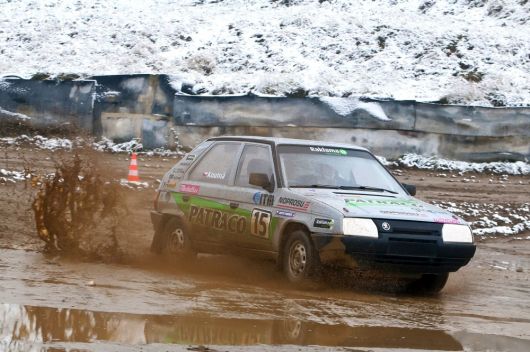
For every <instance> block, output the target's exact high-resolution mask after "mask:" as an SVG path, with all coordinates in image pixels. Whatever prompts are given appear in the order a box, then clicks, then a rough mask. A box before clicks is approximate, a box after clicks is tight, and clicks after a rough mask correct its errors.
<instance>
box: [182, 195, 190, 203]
mask: <svg viewBox="0 0 530 352" xmlns="http://www.w3.org/2000/svg"><path fill="white" fill-rule="evenodd" d="M182 200H183V201H185V202H187V201H189V200H190V196H182Z"/></svg>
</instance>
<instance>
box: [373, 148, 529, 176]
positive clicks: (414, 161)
mask: <svg viewBox="0 0 530 352" xmlns="http://www.w3.org/2000/svg"><path fill="white" fill-rule="evenodd" d="M378 158H379V161H381V163H382V164H383V165H385V166H401V167H405V168H416V169H420V170H432V171H454V172H458V173H460V174H463V173H466V172H477V173H483V172H485V173H493V174H508V175H530V164H529V163H527V162H524V161H515V162H502V161H493V162H487V163H473V162H467V161H457V160H447V159H442V158H438V157H435V156H423V155H418V154H413V153H410V154H405V155H403V156H402V157H401V158H399V159H397V160H395V161H389V160H387V159H386V158H384V157H378Z"/></svg>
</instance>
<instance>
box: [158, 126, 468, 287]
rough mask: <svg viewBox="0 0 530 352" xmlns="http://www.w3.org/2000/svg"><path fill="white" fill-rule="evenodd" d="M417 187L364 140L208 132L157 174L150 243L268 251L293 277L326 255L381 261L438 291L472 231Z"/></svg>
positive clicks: (182, 249)
mask: <svg viewBox="0 0 530 352" xmlns="http://www.w3.org/2000/svg"><path fill="white" fill-rule="evenodd" d="M415 192H416V190H415V187H414V186H411V185H405V184H401V183H399V182H398V181H397V180H396V179H395V178H394V177H393V176H392V174H391V173H390V172H389V171H388V170H387V169H386V168H385V167H384V166H383V165H382V164H381V163H380V162H379V161H378V160H377V158H376V157H375V156H374V155H373V154H371V153H370V152H369V151H368V150H366V149H364V148H360V147H356V146H352V145H345V144H337V143H328V142H316V141H309V140H296V139H284V138H266V137H251V136H248V137H217V138H210V139H208V140H206V141H204V142H202V143H201V144H199V145H198V146H197V147H196V148H195V149H194V150H192V151H191V152H190V153H188V154H187V155H186V156H185V157H184V158H183V159H181V160H180V161H179V162H178V163H177V164H176V165H175V166H174V167H173V168H172V169H171V170H170V171H169V172H168V173H167V174H166V175H165V176H164V178H163V180H162V182H161V185H160V188H159V189H158V194H157V198H156V200H155V210H154V211H152V212H151V219H152V222H153V225H154V229H155V235H154V238H153V243H152V250H154V251H155V252H162V251H169V252H172V253H174V254H175V255H178V256H180V257H183V258H186V257H187V258H191V257H193V256H195V254H196V253H198V252H205V253H237V254H250V255H252V256H260V257H266V258H271V259H273V260H275V261H276V262H277V263H278V265H279V266H280V267H281V268H282V269H283V270H284V272H285V274H286V276H287V278H288V279H289V280H290V281H293V282H300V281H304V280H306V279H308V278H309V277H311V276H312V275H313V274H315V273H316V272H318V270H319V268H320V267H321V265H324V264H333V265H339V266H347V267H353V268H358V269H371V270H374V269H375V270H383V271H385V272H392V273H396V274H398V275H400V276H403V277H406V278H408V279H410V280H411V284H410V285H411V286H410V287H415V288H416V289H418V290H421V291H424V292H438V291H439V290H441V289H442V288H443V286H444V285H445V283H446V281H447V277H448V273H449V272H454V271H456V270H458V269H459V268H460V267H462V266H464V265H466V264H467V263H468V262H469V260H470V259H471V258H472V257H473V255H474V253H475V245H474V241H473V236H472V233H471V229H470V228H469V226H468V225H467V223H466V222H465V221H464V220H462V219H460V218H459V217H457V216H455V215H453V214H451V213H449V212H447V211H445V210H443V209H440V208H438V207H436V206H433V205H431V204H427V203H425V202H422V201H420V200H418V199H416V198H414V197H412V196H413V195H414V194H415Z"/></svg>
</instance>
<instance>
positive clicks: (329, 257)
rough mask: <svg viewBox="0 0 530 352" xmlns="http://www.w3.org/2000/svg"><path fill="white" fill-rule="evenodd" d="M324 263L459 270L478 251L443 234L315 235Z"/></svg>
mask: <svg viewBox="0 0 530 352" xmlns="http://www.w3.org/2000/svg"><path fill="white" fill-rule="evenodd" d="M312 237H313V242H314V244H315V246H316V248H317V250H318V251H319V253H320V258H321V261H322V262H324V263H334V264H344V265H345V266H348V267H359V268H363V269H376V270H384V271H392V272H399V273H411V274H416V273H422V274H426V273H433V274H434V273H444V272H453V271H457V270H458V269H459V268H461V267H462V266H464V265H466V264H467V263H468V262H469V261H470V260H471V258H473V255H474V254H475V250H476V246H475V245H474V244H471V243H444V242H443V240H442V239H441V237H436V236H418V235H416V234H412V235H406V234H400V235H394V234H392V233H380V234H379V238H377V239H376V238H368V237H358V236H343V235H329V234H318V233H314V234H312Z"/></svg>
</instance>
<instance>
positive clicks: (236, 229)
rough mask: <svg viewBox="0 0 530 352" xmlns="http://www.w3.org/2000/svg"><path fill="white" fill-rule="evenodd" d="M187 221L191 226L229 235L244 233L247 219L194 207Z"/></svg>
mask: <svg viewBox="0 0 530 352" xmlns="http://www.w3.org/2000/svg"><path fill="white" fill-rule="evenodd" d="M188 220H189V221H190V223H192V224H196V225H201V226H205V227H210V228H213V229H216V230H221V231H225V232H231V233H245V232H246V229H247V218H245V217H244V216H241V215H237V214H230V213H227V212H224V211H221V210H218V209H208V208H201V207H197V206H194V205H192V206H191V208H190V213H189V216H188Z"/></svg>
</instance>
